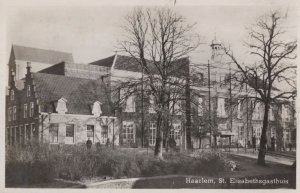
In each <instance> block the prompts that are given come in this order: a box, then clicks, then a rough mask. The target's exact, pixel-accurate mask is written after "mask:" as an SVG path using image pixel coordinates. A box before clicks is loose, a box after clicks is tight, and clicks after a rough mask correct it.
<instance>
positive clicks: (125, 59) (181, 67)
mask: <svg viewBox="0 0 300 193" xmlns="http://www.w3.org/2000/svg"><path fill="white" fill-rule="evenodd" d="M146 62H147V65H148V69H149V71H150V72H151V73H155V74H156V73H158V69H159V68H160V67H158V68H157V67H156V66H155V64H154V62H153V61H150V60H147V61H146ZM158 65H159V64H158ZM114 67H115V69H117V70H126V71H132V72H141V65H140V64H139V62H138V61H137V60H136V59H135V58H133V57H130V56H123V55H117V58H116V61H115V65H114ZM145 73H147V72H145ZM168 73H169V75H170V76H177V77H182V76H185V75H188V74H189V59H188V58H180V59H177V60H174V61H172V62H171V63H170V67H169V68H168Z"/></svg>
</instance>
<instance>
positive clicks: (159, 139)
mask: <svg viewBox="0 0 300 193" xmlns="http://www.w3.org/2000/svg"><path fill="white" fill-rule="evenodd" d="M156 125H157V134H156V142H155V149H154V157H156V158H158V159H162V158H163V156H162V150H163V130H162V128H161V126H162V115H161V113H158V117H157V124H156Z"/></svg>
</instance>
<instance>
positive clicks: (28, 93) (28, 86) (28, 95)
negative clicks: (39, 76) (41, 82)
mask: <svg viewBox="0 0 300 193" xmlns="http://www.w3.org/2000/svg"><path fill="white" fill-rule="evenodd" d="M30 94H31V87H30V85H27V97H30Z"/></svg>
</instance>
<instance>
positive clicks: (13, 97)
mask: <svg viewBox="0 0 300 193" xmlns="http://www.w3.org/2000/svg"><path fill="white" fill-rule="evenodd" d="M10 99H11V100H12V101H13V100H15V91H14V90H10Z"/></svg>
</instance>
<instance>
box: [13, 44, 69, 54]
mask: <svg viewBox="0 0 300 193" xmlns="http://www.w3.org/2000/svg"><path fill="white" fill-rule="evenodd" d="M12 47H23V48H31V49H37V50H45V51H51V52H60V53H66V54H72V52H67V51H60V50H53V49H45V48H37V47H30V46H23V45H18V44H12ZM72 55H73V54H72Z"/></svg>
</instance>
